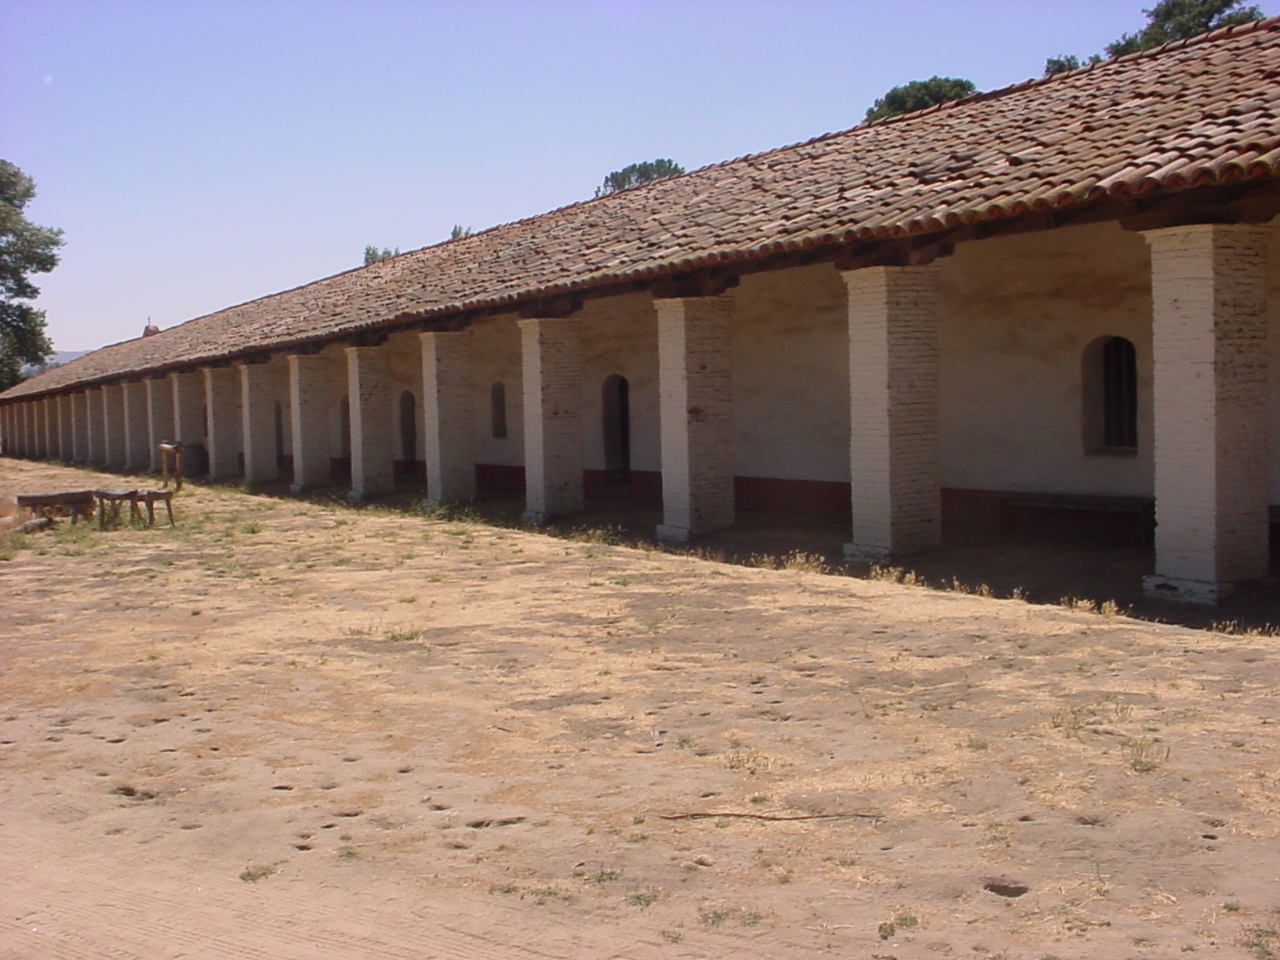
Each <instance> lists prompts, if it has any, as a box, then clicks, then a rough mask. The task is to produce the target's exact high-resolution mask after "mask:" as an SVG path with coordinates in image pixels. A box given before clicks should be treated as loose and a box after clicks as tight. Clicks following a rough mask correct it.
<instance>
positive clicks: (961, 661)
mask: <svg viewBox="0 0 1280 960" xmlns="http://www.w3.org/2000/svg"><path fill="white" fill-rule="evenodd" d="M107 482H109V483H110V484H111V485H119V484H120V482H121V481H120V478H119V477H113V478H110V480H109V481H108V480H107V478H106V477H104V476H103V475H100V474H93V473H90V472H88V471H80V470H73V469H70V468H63V467H56V466H45V465H39V464H31V463H24V462H18V461H12V460H0V494H2V493H9V494H12V493H14V492H24V491H25V492H36V491H49V490H53V489H59V488H64V489H65V488H78V487H87V486H94V485H99V484H103V483H107ZM178 513H179V523H178V525H177V526H176V527H175V528H173V529H169V528H167V527H157V528H154V529H122V530H115V531H108V532H99V531H97V530H96V529H93V528H91V527H86V526H85V525H79V526H76V527H71V526H67V525H62V526H60V527H59V528H58V529H56V530H54V531H52V532H47V533H41V534H34V535H31V536H28V537H14V536H12V535H3V536H0V578H2V579H0V583H2V585H3V590H2V591H0V671H2V672H0V763H3V778H2V780H0V903H2V904H3V910H2V913H0V958H99V957H112V958H148V960H154V958H179V957H183V958H237V960H239V958H268V957H269V958H273V960H279V958H299V960H304V958H361V960H363V958H415V960H421V958H451V960H452V958H525V957H528V958H535V957H538V958H545V957H560V958H567V957H589V958H615V957H616V958H623V957H626V958H672V960H675V958H711V957H715V958H721V957H735V958H737V957H742V958H753V957H754V958H766V957H767V958H798V960H803V958H811V957H814V958H816V957H824V958H830V957H845V958H880V960H883V958H897V960H913V958H938V957H987V958H994V957H1005V958H1008V960H1015V958H1016V960H1020V958H1029V960H1043V958H1049V957H1057V958H1061V960H1070V958H1086V957H1087V958H1126V957H1151V958H1169V957H1174V956H1181V955H1183V954H1186V953H1190V954H1192V955H1194V956H1202V957H1232V958H1234V957H1242V958H1254V957H1259V958H1261V957H1271V956H1275V955H1277V954H1280V934H1277V932H1276V931H1277V929H1280V913H1278V912H1277V910H1280V881H1278V879H1277V878H1278V877H1280V840H1278V839H1277V833H1278V828H1280V820H1277V813H1280V752H1278V751H1277V739H1278V738H1277V731H1278V730H1280V704H1278V703H1277V700H1276V690H1277V681H1278V680H1280V665H1278V663H1277V658H1276V653H1275V645H1276V641H1275V639H1274V638H1272V637H1268V636H1260V635H1244V636H1224V635H1220V634H1213V633H1208V632H1198V631H1193V630H1190V629H1186V628H1182V627H1172V626H1161V625H1153V624H1150V623H1143V622H1138V621H1133V620H1127V619H1124V618H1122V617H1116V616H1110V617H1108V616H1102V615H1100V614H1096V613H1086V612H1081V611H1072V610H1066V609H1063V608H1060V607H1050V606H1035V605H1031V604H1027V603H1023V602H1019V601H1013V600H993V599H984V598H981V597H976V596H970V595H966V594H958V593H944V592H933V591H929V590H925V589H922V588H919V587H911V586H904V585H901V584H897V583H890V582H883V581H866V580H857V579H852V578H849V577H843V576H829V575H822V574H819V573H815V572H811V571H807V570H803V569H783V570H766V569H753V568H745V567H737V566H730V565H727V564H720V563H713V562H710V561H706V560H700V559H695V558H691V557H682V556H672V555H669V554H664V553H661V552H652V551H645V550H639V549H632V548H627V547H621V546H610V545H607V544H603V543H597V542H590V541H589V540H579V541H567V540H563V539H554V538H551V537H548V536H544V535H541V534H536V533H528V532H522V531H518V530H511V529H503V528H499V527H491V526H483V525H480V524H474V523H468V522H457V521H442V520H427V519H423V518H421V517H411V516H404V515H398V514H393V513H390V512H387V511H380V510H359V511H357V510H353V509H344V508H340V507H327V506H322V505H317V504H309V503H301V502H296V501H289V500H277V499H268V498H264V497H251V496H247V495H244V494H241V493H238V492H234V491H230V490H219V489H200V488H196V489H192V488H188V491H186V492H184V493H183V494H182V495H181V496H180V497H179V500H178Z"/></svg>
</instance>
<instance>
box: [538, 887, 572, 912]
mask: <svg viewBox="0 0 1280 960" xmlns="http://www.w3.org/2000/svg"><path fill="white" fill-rule="evenodd" d="M529 896H531V897H533V902H534V903H536V904H537V905H538V906H540V907H541V906H543V905H544V904H546V903H548V902H550V901H552V900H560V901H563V902H564V903H568V902H569V901H570V900H572V899H573V894H571V893H569V892H568V891H566V890H561V889H560V888H559V887H536V888H534V889H532V890H530V891H529Z"/></svg>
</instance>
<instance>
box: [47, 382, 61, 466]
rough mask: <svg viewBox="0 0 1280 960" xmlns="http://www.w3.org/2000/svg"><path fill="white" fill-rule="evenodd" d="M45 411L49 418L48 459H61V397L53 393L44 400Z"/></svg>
mask: <svg viewBox="0 0 1280 960" xmlns="http://www.w3.org/2000/svg"><path fill="white" fill-rule="evenodd" d="M45 412H46V416H47V417H48V418H49V426H48V434H49V448H48V454H47V456H48V458H49V459H50V460H61V459H62V397H60V396H58V395H56V394H55V395H54V396H52V397H49V398H47V399H46V400H45Z"/></svg>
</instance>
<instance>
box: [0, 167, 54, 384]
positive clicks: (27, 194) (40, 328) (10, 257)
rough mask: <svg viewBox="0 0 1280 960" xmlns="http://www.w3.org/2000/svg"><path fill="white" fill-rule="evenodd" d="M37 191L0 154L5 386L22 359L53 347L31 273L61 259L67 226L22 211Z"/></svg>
mask: <svg viewBox="0 0 1280 960" xmlns="http://www.w3.org/2000/svg"><path fill="white" fill-rule="evenodd" d="M35 195H36V185H35V182H34V181H33V180H32V179H31V178H30V177H29V176H27V175H26V174H25V173H23V172H22V171H21V170H19V169H18V168H17V167H16V166H15V165H14V164H12V163H10V162H9V161H8V160H0V390H4V389H8V388H9V387H11V386H13V385H14V384H15V383H17V382H18V381H19V380H20V379H22V375H21V370H22V366H23V364H28V363H29V364H36V365H38V364H41V363H44V361H45V360H47V359H48V358H49V356H50V355H51V354H52V353H53V344H52V343H50V342H49V338H48V337H47V336H45V332H44V311H43V310H37V309H35V308H34V307H33V306H31V305H30V304H29V303H21V302H19V301H22V300H34V299H35V298H36V297H37V296H39V294H40V290H39V288H37V287H36V286H35V284H33V283H32V282H31V280H30V279H29V278H28V277H29V275H30V274H33V273H48V272H49V271H50V270H52V269H53V268H54V267H56V266H57V265H58V254H57V250H58V248H59V247H60V246H62V243H63V240H62V231H61V230H55V229H53V228H51V227H39V226H36V225H35V224H34V223H32V222H31V221H30V220H28V219H27V218H26V217H25V216H23V213H22V211H23V209H24V208H25V207H26V205H27V204H28V203H29V202H30V201H31V198H32V197H34V196H35Z"/></svg>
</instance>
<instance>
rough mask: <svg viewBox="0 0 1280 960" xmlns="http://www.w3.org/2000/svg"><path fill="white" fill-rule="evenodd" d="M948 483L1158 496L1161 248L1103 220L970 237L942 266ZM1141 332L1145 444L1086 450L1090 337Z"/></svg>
mask: <svg viewBox="0 0 1280 960" xmlns="http://www.w3.org/2000/svg"><path fill="white" fill-rule="evenodd" d="M939 283H940V290H939V293H940V297H939V347H940V353H941V369H940V373H939V377H940V388H941V403H940V408H941V409H940V415H939V419H940V424H939V425H940V434H941V444H942V485H943V486H944V487H960V488H976V489H988V490H1026V491H1036V492H1060V493H1098V494H1118V495H1132V496H1150V495H1151V493H1152V489H1153V486H1152V485H1153V476H1154V475H1153V460H1152V445H1151V436H1152V408H1151V292H1150V256H1149V254H1148V251H1147V247H1146V244H1145V242H1144V241H1143V239H1142V236H1141V235H1140V234H1137V233H1133V232H1129V231H1125V230H1122V229H1121V228H1120V227H1119V226H1118V225H1117V224H1113V223H1111V224H1096V225H1089V226H1083V227H1073V228H1064V229H1060V230H1052V231H1045V232H1042V233H1030V234H1021V235H1017V236H1011V237H1003V238H996V239H991V240H984V241H981V242H972V243H964V244H960V245H959V246H958V247H957V249H956V252H955V254H953V255H952V256H950V257H947V258H945V259H944V260H943V261H941V271H940V276H939ZM1107 336H1121V337H1126V338H1127V339H1129V340H1131V341H1132V342H1133V344H1134V347H1135V348H1136V352H1137V364H1138V452H1137V454H1136V455H1124V454H1113V453H1086V452H1085V449H1084V439H1083V425H1082V415H1081V407H1082V403H1083V396H1082V389H1081V384H1082V364H1081V357H1082V354H1083V352H1084V349H1085V347H1086V346H1087V345H1088V344H1089V343H1090V342H1092V341H1093V340H1094V339H1096V338H1098V337H1107Z"/></svg>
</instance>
